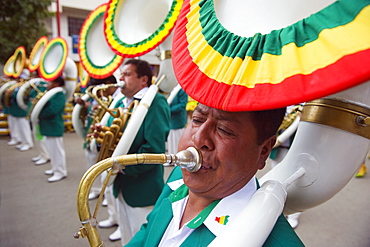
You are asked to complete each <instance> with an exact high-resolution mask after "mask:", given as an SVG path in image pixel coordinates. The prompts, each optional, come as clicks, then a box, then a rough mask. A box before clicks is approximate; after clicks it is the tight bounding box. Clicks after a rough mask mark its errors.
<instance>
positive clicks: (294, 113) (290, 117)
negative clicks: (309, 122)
mask: <svg viewBox="0 0 370 247" xmlns="http://www.w3.org/2000/svg"><path fill="white" fill-rule="evenodd" d="M302 110H303V106H302V105H296V106H294V107H293V108H292V110H291V111H290V112H289V113H288V114H287V115H286V116H285V117H284V119H283V122H282V123H281V125H280V126H279V129H278V131H277V133H280V132H281V131H284V130H286V129H287V128H288V127H289V126H290V125H291V124H292V123H293V122H294V120H295V119H296V118H297V117H298V116H299V114H300V113H301V112H302Z"/></svg>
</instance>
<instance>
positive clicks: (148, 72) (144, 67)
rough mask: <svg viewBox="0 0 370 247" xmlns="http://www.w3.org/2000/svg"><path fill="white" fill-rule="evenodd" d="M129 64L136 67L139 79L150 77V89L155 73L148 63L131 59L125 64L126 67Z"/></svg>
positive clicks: (148, 83)
mask: <svg viewBox="0 0 370 247" xmlns="http://www.w3.org/2000/svg"><path fill="white" fill-rule="evenodd" d="M127 64H132V65H135V66H136V69H135V72H136V74H137V76H138V78H140V77H142V76H147V77H148V82H147V85H148V87H149V86H150V85H152V77H153V72H152V69H151V68H150V65H149V63H148V62H147V61H145V60H140V59H130V60H128V61H127V62H125V65H127Z"/></svg>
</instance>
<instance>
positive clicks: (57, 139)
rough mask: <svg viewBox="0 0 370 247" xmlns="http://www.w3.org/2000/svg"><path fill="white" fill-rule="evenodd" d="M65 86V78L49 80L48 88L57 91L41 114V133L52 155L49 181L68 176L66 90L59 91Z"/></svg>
mask: <svg viewBox="0 0 370 247" xmlns="http://www.w3.org/2000/svg"><path fill="white" fill-rule="evenodd" d="M60 87H64V79H63V78H62V77H57V78H56V79H55V80H53V81H49V82H48V86H47V90H48V91H49V92H52V91H56V93H55V94H54V95H53V96H52V97H51V98H50V99H49V100H48V101H47V102H46V104H45V105H44V107H43V108H42V110H41V112H40V114H39V125H40V133H41V135H43V136H44V137H45V143H46V147H47V150H48V152H49V155H50V164H51V169H50V170H46V171H45V172H44V173H45V175H52V177H50V178H48V182H57V181H60V180H62V179H64V178H66V177H67V164H66V153H65V151H64V144H63V134H64V120H63V113H64V107H65V103H66V96H65V93H64V91H59V90H58V91H57V89H58V88H60Z"/></svg>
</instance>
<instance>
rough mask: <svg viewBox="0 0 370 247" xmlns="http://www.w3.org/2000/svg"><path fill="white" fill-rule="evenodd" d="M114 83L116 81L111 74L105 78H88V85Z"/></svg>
mask: <svg viewBox="0 0 370 247" xmlns="http://www.w3.org/2000/svg"><path fill="white" fill-rule="evenodd" d="M116 83H117V79H116V77H115V76H113V75H111V76H109V77H107V78H102V79H97V78H93V77H90V80H89V85H90V86H96V85H101V84H116Z"/></svg>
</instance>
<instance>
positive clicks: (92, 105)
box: [75, 76, 117, 200]
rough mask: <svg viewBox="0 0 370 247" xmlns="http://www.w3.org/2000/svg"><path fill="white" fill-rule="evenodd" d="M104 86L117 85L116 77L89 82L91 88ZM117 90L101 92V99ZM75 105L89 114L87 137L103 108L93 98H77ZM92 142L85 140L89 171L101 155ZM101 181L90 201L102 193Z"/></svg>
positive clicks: (112, 88)
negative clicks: (99, 110) (97, 114)
mask: <svg viewBox="0 0 370 247" xmlns="http://www.w3.org/2000/svg"><path fill="white" fill-rule="evenodd" d="M102 84H117V80H116V78H115V77H114V76H109V77H107V78H103V79H95V78H90V81H89V86H98V85H102ZM116 90H117V88H116V87H109V88H107V89H106V90H104V91H103V90H102V91H99V92H102V94H103V95H101V97H105V98H107V97H109V96H112V95H113V94H114V93H115V92H116ZM75 103H77V104H80V105H82V106H83V107H84V108H85V110H86V112H87V114H86V116H87V119H86V125H85V134H86V135H87V134H88V133H89V129H90V127H91V124H92V122H93V119H94V118H95V117H96V116H94V114H95V112H96V111H97V110H98V108H99V107H101V106H100V105H99V104H98V102H96V100H94V99H93V98H90V99H89V100H88V101H84V100H82V99H81V98H76V99H75ZM90 144H91V143H90V142H89V140H88V139H86V140H85V143H84V146H83V148H84V150H85V157H86V165H87V169H89V168H90V167H91V166H93V165H95V164H96V163H97V158H98V155H99V152H97V151H95V150H96V148H93V147H91V146H90ZM101 187H102V184H101V181H100V179H96V180H95V183H94V184H93V186H92V188H91V191H90V194H89V200H92V199H95V198H97V197H98V196H99V194H100V191H101Z"/></svg>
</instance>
